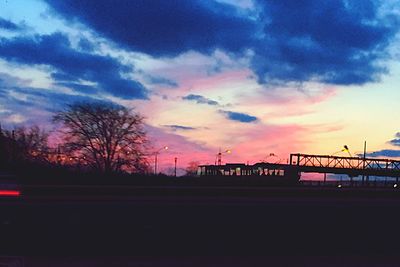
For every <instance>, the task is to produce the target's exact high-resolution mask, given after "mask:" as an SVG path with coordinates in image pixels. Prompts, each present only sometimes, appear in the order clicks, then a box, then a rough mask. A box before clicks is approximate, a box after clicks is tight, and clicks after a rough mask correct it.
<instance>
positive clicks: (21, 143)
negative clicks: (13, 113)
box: [4, 126, 49, 161]
mask: <svg viewBox="0 0 400 267" xmlns="http://www.w3.org/2000/svg"><path fill="white" fill-rule="evenodd" d="M4 135H5V136H6V137H7V138H8V140H10V141H9V146H10V153H11V156H12V157H13V158H14V159H16V160H34V161H47V156H48V152H49V148H48V144H47V143H48V137H49V134H48V133H47V132H46V131H44V130H42V129H40V128H39V126H31V127H30V128H25V127H23V126H22V127H18V128H15V129H14V130H12V131H10V130H6V131H4Z"/></svg>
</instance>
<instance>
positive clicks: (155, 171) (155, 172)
mask: <svg viewBox="0 0 400 267" xmlns="http://www.w3.org/2000/svg"><path fill="white" fill-rule="evenodd" d="M161 150H168V147H167V146H164V147H162V148H160V149H159V150H157V151H156V152H154V157H155V158H154V175H157V156H158V154H159V153H160V152H161Z"/></svg>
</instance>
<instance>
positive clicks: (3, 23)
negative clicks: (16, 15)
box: [0, 17, 21, 31]
mask: <svg viewBox="0 0 400 267" xmlns="http://www.w3.org/2000/svg"><path fill="white" fill-rule="evenodd" d="M0 29H5V30H9V31H18V30H21V27H20V26H19V25H17V24H15V23H14V22H11V21H9V20H6V19H3V18H1V17H0Z"/></svg>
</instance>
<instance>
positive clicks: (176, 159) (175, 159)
mask: <svg viewBox="0 0 400 267" xmlns="http://www.w3.org/2000/svg"><path fill="white" fill-rule="evenodd" d="M174 161H175V169H174V176H175V177H176V163H177V161H178V158H177V157H175V158H174Z"/></svg>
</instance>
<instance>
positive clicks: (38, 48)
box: [0, 33, 147, 99]
mask: <svg viewBox="0 0 400 267" xmlns="http://www.w3.org/2000/svg"><path fill="white" fill-rule="evenodd" d="M0 57H1V58H4V59H6V60H8V61H13V62H17V63H21V64H27V65H41V64H43V65H49V66H51V67H53V68H54V72H53V73H52V77H53V78H54V79H56V80H57V81H62V82H74V83H75V85H76V81H78V80H80V79H82V80H87V81H91V82H95V83H97V88H98V89H99V90H101V91H103V92H107V93H109V94H111V95H114V96H116V97H120V98H124V99H135V98H142V99H144V98H147V90H146V88H145V87H144V86H143V85H142V84H141V83H139V82H137V81H133V80H128V79H125V78H123V77H122V76H121V73H124V72H125V73H126V72H129V71H131V68H129V67H127V66H124V65H121V64H120V63H119V62H118V61H117V60H116V59H114V58H111V57H108V56H100V55H94V54H90V53H86V52H80V51H77V50H75V49H73V48H72V47H71V45H70V42H69V40H68V38H67V37H66V36H65V35H63V34H61V33H54V34H51V35H41V36H39V35H37V36H34V37H16V38H13V39H4V38H3V39H0ZM75 88H76V86H73V87H72V88H71V89H75ZM80 91H81V90H80Z"/></svg>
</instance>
